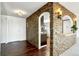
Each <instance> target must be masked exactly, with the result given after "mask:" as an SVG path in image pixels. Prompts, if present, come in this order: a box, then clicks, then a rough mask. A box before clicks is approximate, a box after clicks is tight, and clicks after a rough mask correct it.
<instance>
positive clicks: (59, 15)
mask: <svg viewBox="0 0 79 59" xmlns="http://www.w3.org/2000/svg"><path fill="white" fill-rule="evenodd" d="M55 14H56V16H57V18H59V19H61V16H62V10H61V8H58V9H57V10H56V11H55Z"/></svg>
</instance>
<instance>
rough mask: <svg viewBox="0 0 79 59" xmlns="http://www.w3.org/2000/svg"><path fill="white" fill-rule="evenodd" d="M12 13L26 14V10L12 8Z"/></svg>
mask: <svg viewBox="0 0 79 59" xmlns="http://www.w3.org/2000/svg"><path fill="white" fill-rule="evenodd" d="M14 13H16V14H17V15H19V16H23V15H26V12H25V11H23V10H20V9H17V10H14Z"/></svg>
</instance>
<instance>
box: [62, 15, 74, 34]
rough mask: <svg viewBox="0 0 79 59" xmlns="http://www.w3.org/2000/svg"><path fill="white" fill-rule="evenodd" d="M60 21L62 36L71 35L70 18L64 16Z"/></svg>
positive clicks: (71, 23) (71, 22)
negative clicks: (61, 21)
mask: <svg viewBox="0 0 79 59" xmlns="http://www.w3.org/2000/svg"><path fill="white" fill-rule="evenodd" d="M62 20H63V33H64V34H68V33H72V31H71V27H72V25H73V21H72V18H71V17H70V16H69V15H65V16H64V17H62Z"/></svg>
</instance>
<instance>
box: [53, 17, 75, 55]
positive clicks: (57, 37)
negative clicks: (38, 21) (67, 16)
mask: <svg viewBox="0 0 79 59" xmlns="http://www.w3.org/2000/svg"><path fill="white" fill-rule="evenodd" d="M53 22H54V23H53V55H54V56H58V55H60V54H61V53H63V52H64V51H66V50H67V49H68V48H70V47H71V46H72V45H73V44H75V41H76V39H75V38H76V36H75V34H73V33H72V34H71V35H67V34H66V35H65V34H63V33H62V21H61V20H60V19H57V18H56V17H55V18H54V20H53Z"/></svg>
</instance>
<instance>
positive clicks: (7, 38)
mask: <svg viewBox="0 0 79 59" xmlns="http://www.w3.org/2000/svg"><path fill="white" fill-rule="evenodd" d="M22 40H26V19H24V18H19V17H13V16H5V15H2V41H1V43H8V42H13V41H22Z"/></svg>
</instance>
